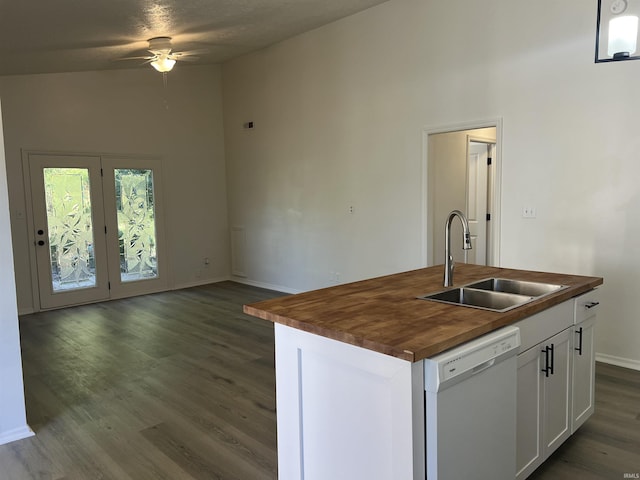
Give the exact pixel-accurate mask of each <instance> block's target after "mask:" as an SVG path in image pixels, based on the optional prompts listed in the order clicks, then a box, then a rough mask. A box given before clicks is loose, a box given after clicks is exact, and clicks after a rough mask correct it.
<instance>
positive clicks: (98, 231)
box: [25, 152, 166, 309]
mask: <svg viewBox="0 0 640 480" xmlns="http://www.w3.org/2000/svg"><path fill="white" fill-rule="evenodd" d="M25 160H26V162H25V179H27V180H26V187H27V192H28V194H29V196H30V198H31V204H30V207H31V208H30V216H31V218H32V220H33V222H32V224H30V225H29V228H30V238H32V239H33V248H34V255H33V261H32V278H33V279H32V284H33V286H34V304H35V305H39V307H40V309H49V308H59V307H66V306H71V305H78V304H83V303H92V302H97V301H102V300H107V299H110V298H121V297H126V296H133V295H140V294H143V293H150V292H153V291H158V290H163V289H165V287H166V275H165V273H164V270H165V268H164V263H165V262H164V257H163V251H164V227H163V222H162V191H161V190H162V181H161V177H162V175H161V167H160V162H159V161H157V160H155V161H154V160H149V159H136V158H117V157H111V156H102V155H63V154H49V153H39V152H28V153H27V154H26V156H25Z"/></svg>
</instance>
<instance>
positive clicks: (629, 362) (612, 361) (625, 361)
mask: <svg viewBox="0 0 640 480" xmlns="http://www.w3.org/2000/svg"><path fill="white" fill-rule="evenodd" d="M596 362H602V363H608V364H609V365H615V366H617V367H624V368H630V369H632V370H638V371H640V360H633V359H631V358H623V357H616V356H615V355H607V354H604V353H596Z"/></svg>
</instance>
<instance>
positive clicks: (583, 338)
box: [571, 290, 599, 433]
mask: <svg viewBox="0 0 640 480" xmlns="http://www.w3.org/2000/svg"><path fill="white" fill-rule="evenodd" d="M597 295H598V291H597V290H593V291H591V292H588V293H586V294H584V295H581V296H580V297H577V298H576V299H575V313H574V319H575V320H574V321H575V326H574V337H573V377H572V382H573V406H572V412H571V433H573V432H575V431H576V430H577V429H578V427H580V425H582V424H583V423H584V422H585V420H587V418H589V417H590V416H591V415H592V414H593V411H594V407H595V402H594V387H595V379H596V372H595V365H596V359H595V355H596V352H595V348H594V337H595V335H594V334H595V326H596V313H597V311H598V305H599V302H598V297H597Z"/></svg>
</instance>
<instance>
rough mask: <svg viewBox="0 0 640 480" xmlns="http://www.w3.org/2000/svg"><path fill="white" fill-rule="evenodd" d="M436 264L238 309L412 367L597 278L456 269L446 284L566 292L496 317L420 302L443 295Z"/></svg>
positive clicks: (570, 294)
mask: <svg viewBox="0 0 640 480" xmlns="http://www.w3.org/2000/svg"><path fill="white" fill-rule="evenodd" d="M443 271H444V266H443V265H438V266H435V267H429V268H422V269H419V270H412V271H410V272H404V273H397V274H394V275H387V276H384V277H378V278H372V279H369V280H362V281H359V282H354V283H348V284H344V285H338V286H335V287H329V288H324V289H321V290H313V291H310V292H305V293H300V294H297V295H289V296H284V297H280V298H274V299H271V300H265V301H262V302H258V303H253V304H250V305H245V306H244V312H245V313H247V314H249V315H253V316H255V317H259V318H262V319H264V320H269V321H271V322H274V323H281V324H283V325H287V326H289V327H293V328H297V329H299V330H304V331H306V332H311V333H314V334H316V335H321V336H323V337H328V338H332V339H334V340H339V341H341V342H345V343H349V344H352V345H356V346H358V347H362V348H367V349H369V350H374V351H376V352H380V353H384V354H386V355H391V356H394V357H398V358H401V359H403V360H407V361H410V362H416V361H418V360H422V359H424V358H428V357H431V356H433V355H435V354H437V353H440V352H443V351H445V350H447V349H449V348H452V347H455V346H457V345H460V344H462V343H464V342H467V341H469V340H472V339H474V338H476V337H479V336H480V335H483V334H485V333H488V332H490V331H492V330H495V329H497V328H500V327H503V326H505V325H509V324H511V323H514V322H516V321H518V320H521V319H523V318H525V317H528V316H531V315H533V314H535V313H537V312H540V311H542V310H545V309H547V308H549V307H552V306H554V305H557V304H559V303H562V302H564V301H565V300H568V299H570V298H572V297H575V296H576V295H580V294H582V293H584V292H587V291H589V290H591V289H593V288H595V287H597V286H598V285H601V284H602V283H603V280H602V278H600V277H585V276H579V275H565V274H557V273H544V272H532V271H527V270H512V269H506V268H496V267H487V266H483V265H468V264H457V265H456V270H455V273H454V277H453V278H454V287H460V286H463V285H466V284H469V283H472V282H475V281H477V280H483V279H485V278H490V277H496V278H508V279H514V280H528V281H533V282H543V283H553V284H562V285H566V286H568V288H565V289H562V290H559V291H557V292H555V293H552V294H550V295H547V296H545V297H543V298H540V299H537V300H535V301H533V302H530V303H527V304H525V305H522V306H521V307H517V308H514V309H512V310H509V311H507V312H504V313H498V312H492V311H489V310H481V309H477V308H470V307H463V306H458V305H449V304H445V303H439V302H431V301H425V300H420V299H418V298H416V297H418V296H422V295H425V294H430V293H435V292H440V291H442V290H446V288H445V287H444V286H443V283H442V281H443Z"/></svg>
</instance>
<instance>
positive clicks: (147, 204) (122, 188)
mask: <svg viewBox="0 0 640 480" xmlns="http://www.w3.org/2000/svg"><path fill="white" fill-rule="evenodd" d="M114 172H115V182H116V210H117V212H118V241H119V244H120V279H121V280H122V281H123V282H131V281H135V280H143V279H148V278H156V277H157V276H158V264H157V258H156V224H155V208H154V205H155V202H154V197H153V171H152V170H136V169H128V168H127V169H115V170H114Z"/></svg>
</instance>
